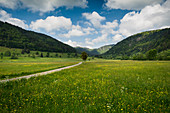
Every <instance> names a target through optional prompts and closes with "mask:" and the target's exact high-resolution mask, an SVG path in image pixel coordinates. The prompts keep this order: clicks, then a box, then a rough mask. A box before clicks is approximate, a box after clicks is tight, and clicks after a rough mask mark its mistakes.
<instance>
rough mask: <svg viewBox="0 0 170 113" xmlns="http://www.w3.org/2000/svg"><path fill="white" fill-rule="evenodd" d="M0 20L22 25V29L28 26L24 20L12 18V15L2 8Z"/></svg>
mask: <svg viewBox="0 0 170 113" xmlns="http://www.w3.org/2000/svg"><path fill="white" fill-rule="evenodd" d="M0 20H1V21H4V22H8V23H11V24H13V25H16V26H19V27H22V28H24V29H27V28H28V25H27V24H25V22H24V21H23V20H20V19H17V18H12V16H11V15H10V14H8V13H7V12H6V11H4V10H0Z"/></svg>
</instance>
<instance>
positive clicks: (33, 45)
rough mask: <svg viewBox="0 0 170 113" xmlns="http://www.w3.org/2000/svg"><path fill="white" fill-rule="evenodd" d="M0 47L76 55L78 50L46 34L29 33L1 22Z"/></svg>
mask: <svg viewBox="0 0 170 113" xmlns="http://www.w3.org/2000/svg"><path fill="white" fill-rule="evenodd" d="M0 46H5V47H9V48H21V49H24V48H26V49H30V50H35V51H48V52H63V53H67V52H68V53H74V52H76V50H75V49H74V48H73V47H71V46H69V45H67V44H64V43H62V42H60V41H58V40H56V39H54V38H52V37H50V36H47V35H45V34H41V33H36V32H33V31H27V30H24V29H22V28H19V27H17V26H14V25H11V24H9V23H6V22H5V23H4V22H1V21H0Z"/></svg>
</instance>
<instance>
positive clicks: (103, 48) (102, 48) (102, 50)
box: [97, 44, 114, 54]
mask: <svg viewBox="0 0 170 113" xmlns="http://www.w3.org/2000/svg"><path fill="white" fill-rule="evenodd" d="M113 46H114V44H111V45H105V46H102V47H100V48H98V49H97V51H98V52H99V53H100V54H103V53H106V52H107V51H108V50H109V49H110V48H112V47H113Z"/></svg>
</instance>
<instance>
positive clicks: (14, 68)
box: [0, 57, 81, 79]
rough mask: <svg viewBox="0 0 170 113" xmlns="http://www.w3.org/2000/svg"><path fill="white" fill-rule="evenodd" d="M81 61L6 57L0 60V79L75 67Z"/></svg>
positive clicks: (74, 59) (73, 59)
mask: <svg viewBox="0 0 170 113" xmlns="http://www.w3.org/2000/svg"><path fill="white" fill-rule="evenodd" d="M80 61H81V60H80V59H78V58H77V59H76V58H47V57H46V58H41V57H36V58H31V57H19V59H10V57H4V58H3V59H0V79H7V78H13V77H17V76H23V75H28V74H33V73H38V72H42V71H47V70H52V69H56V68H60V67H65V66H69V65H73V64H76V63H78V62H80Z"/></svg>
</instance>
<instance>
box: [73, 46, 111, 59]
mask: <svg viewBox="0 0 170 113" xmlns="http://www.w3.org/2000/svg"><path fill="white" fill-rule="evenodd" d="M113 46H114V44H111V45H105V46H102V47H100V48H97V49H89V48H83V47H76V50H77V52H78V53H81V52H83V51H84V52H86V53H87V54H88V55H92V56H94V55H100V54H103V53H105V52H107V51H108V50H109V49H110V48H112V47H113Z"/></svg>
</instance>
